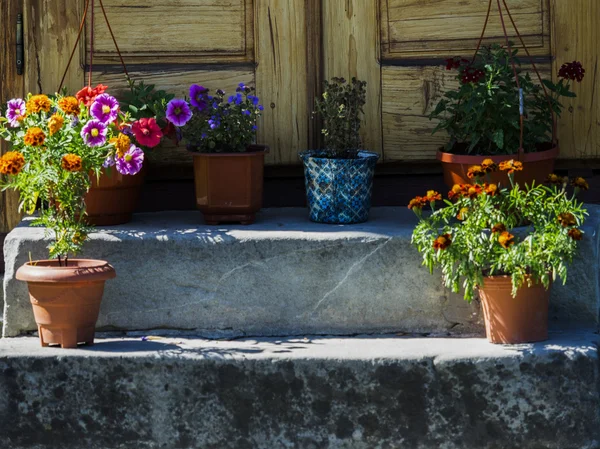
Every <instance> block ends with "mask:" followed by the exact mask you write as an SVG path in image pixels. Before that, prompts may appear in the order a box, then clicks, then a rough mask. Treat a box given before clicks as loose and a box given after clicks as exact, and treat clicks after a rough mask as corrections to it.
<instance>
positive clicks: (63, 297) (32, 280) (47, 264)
mask: <svg viewBox="0 0 600 449" xmlns="http://www.w3.org/2000/svg"><path fill="white" fill-rule="evenodd" d="M68 263H69V265H68V266H66V267H61V266H59V265H58V261H57V260H38V261H35V262H28V263H26V264H25V265H23V266H22V267H21V268H19V269H18V270H17V275H16V277H17V279H19V280H20V281H26V282H27V284H28V287H29V297H30V300H31V304H32V305H33V314H34V316H35V322H36V323H37V326H38V331H39V334H40V342H41V344H42V346H48V345H50V344H58V345H61V346H62V347H63V348H75V347H76V346H77V343H87V344H93V343H94V333H95V329H96V321H97V320H98V313H99V311H100V302H101V301H102V295H103V293H104V282H105V281H106V280H108V279H112V278H114V277H115V276H116V273H115V269H114V268H113V267H112V266H110V265H109V264H108V263H107V262H104V261H102V260H86V259H69V262H68Z"/></svg>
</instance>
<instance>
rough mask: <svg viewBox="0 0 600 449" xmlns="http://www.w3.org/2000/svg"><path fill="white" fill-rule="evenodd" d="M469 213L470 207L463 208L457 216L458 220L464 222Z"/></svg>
mask: <svg viewBox="0 0 600 449" xmlns="http://www.w3.org/2000/svg"><path fill="white" fill-rule="evenodd" d="M467 212H469V208H468V207H461V209H460V210H459V211H458V214H456V218H457V219H459V220H460V221H463V220H464V219H465V218H466V215H465V214H466V213H467Z"/></svg>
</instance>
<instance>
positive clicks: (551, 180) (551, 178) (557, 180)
mask: <svg viewBox="0 0 600 449" xmlns="http://www.w3.org/2000/svg"><path fill="white" fill-rule="evenodd" d="M546 182H547V183H548V184H554V185H557V186H560V185H562V184H563V183H564V179H563V177H562V176H558V175H557V174H556V173H550V174H549V175H548V177H547V178H546Z"/></svg>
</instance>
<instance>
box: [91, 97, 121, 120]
mask: <svg viewBox="0 0 600 449" xmlns="http://www.w3.org/2000/svg"><path fill="white" fill-rule="evenodd" d="M90 114H91V115H92V117H94V118H95V119H96V120H99V121H101V122H102V123H105V124H109V123H112V122H114V121H115V120H116V119H117V116H118V115H119V102H118V101H117V99H116V98H115V97H113V96H111V95H108V94H101V95H98V96H97V97H96V100H94V103H92V106H91V108H90Z"/></svg>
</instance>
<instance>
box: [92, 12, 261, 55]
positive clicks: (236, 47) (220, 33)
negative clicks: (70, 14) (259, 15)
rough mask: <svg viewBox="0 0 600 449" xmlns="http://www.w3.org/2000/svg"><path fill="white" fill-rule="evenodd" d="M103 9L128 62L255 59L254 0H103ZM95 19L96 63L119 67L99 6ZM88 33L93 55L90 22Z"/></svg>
mask: <svg viewBox="0 0 600 449" xmlns="http://www.w3.org/2000/svg"><path fill="white" fill-rule="evenodd" d="M96 3H98V2H96ZM103 4H104V7H105V9H106V14H107V16H108V19H109V21H110V24H111V27H112V29H113V31H114V33H115V36H116V39H117V43H118V44H119V49H120V50H121V52H122V54H123V56H124V57H125V62H126V63H127V62H128V61H129V62H131V63H136V64H138V63H154V62H157V61H160V62H175V63H181V62H202V63H207V62H249V61H252V60H253V59H254V42H253V41H254V31H253V27H254V18H253V0H170V1H164V0H103ZM94 16H95V19H94V26H93V29H94V59H95V61H97V62H98V63H100V64H103V63H117V62H118V61H119V59H118V55H117V52H116V50H115V46H114V43H113V41H112V39H111V37H110V34H109V33H108V30H107V27H106V23H105V20H104V17H103V15H102V10H101V9H100V7H99V5H98V4H97V5H96V7H95V14H94ZM86 29H87V48H88V52H89V51H90V41H91V40H90V37H91V30H92V26H91V17H89V18H88V21H87V27H86Z"/></svg>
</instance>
